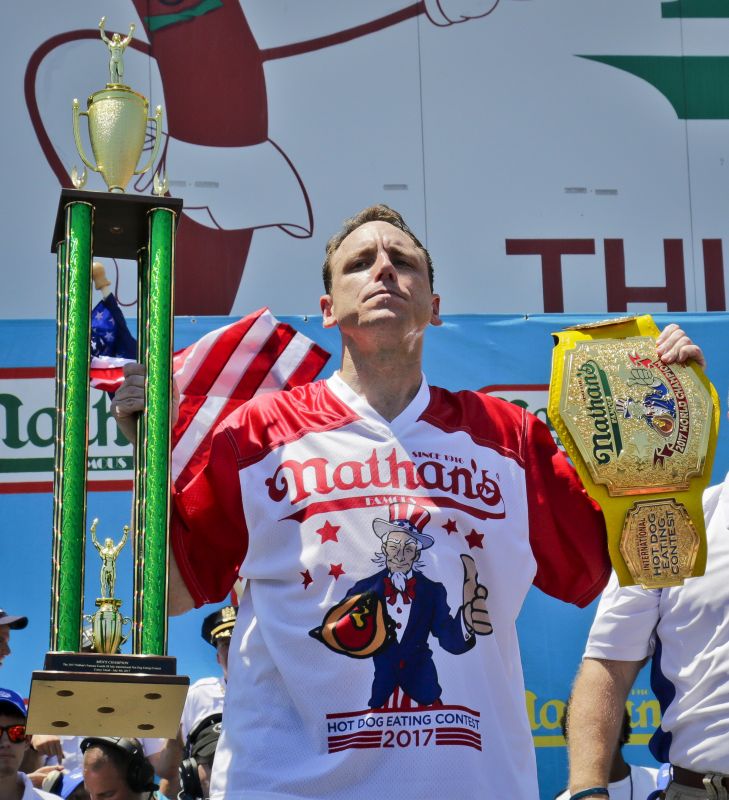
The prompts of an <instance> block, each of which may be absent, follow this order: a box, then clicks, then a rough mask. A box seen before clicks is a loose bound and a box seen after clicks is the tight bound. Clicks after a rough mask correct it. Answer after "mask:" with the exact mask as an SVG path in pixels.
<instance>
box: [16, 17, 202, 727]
mask: <svg viewBox="0 0 729 800" xmlns="http://www.w3.org/2000/svg"><path fill="white" fill-rule="evenodd" d="M104 22H105V20H104V19H103V18H102V20H101V22H100V23H99V29H100V31H101V39H102V41H103V42H104V43H105V44H106V46H107V47H108V49H109V53H110V61H109V76H110V83H108V84H107V85H106V88H105V89H103V90H101V91H99V92H95V93H94V94H92V95H91V97H90V98H89V101H88V110H87V111H86V112H83V114H82V113H81V112H80V111H79V109H78V103H77V102H76V101H74V115H73V120H74V125H73V128H74V137H75V139H76V144H77V146H78V149H79V153H80V155H81V158H82V159H83V161H84V163H85V164H86V165H87V166H88V167H90V168H91V169H93V170H95V171H97V172H100V173H101V175H102V176H103V178H104V180H105V182H106V184H107V186H108V188H109V191H100V192H97V191H93V192H92V191H85V190H82V189H81V187H82V186H83V183H84V181H85V177H86V170H84V174H83V175H82V176H81V177H79V176H78V175H77V174H76V171H75V169H74V170H73V171H72V180H73V183H74V186H75V187H76V188H74V189H71V188H64V189H62V190H61V196H60V200H59V204H58V214H57V216H56V223H55V229H54V234H53V242H52V246H51V250H52V252H54V253H56V254H57V259H58V260H57V273H56V286H57V291H56V420H57V422H56V431H55V448H54V451H55V459H54V472H53V474H54V481H53V556H52V566H51V619H50V643H49V645H50V646H49V650H48V652H47V653H46V657H45V662H44V668H43V669H42V670H35V671H34V672H33V676H32V680H31V691H30V705H29V709H28V729H29V730H30V731H32V732H33V733H40V734H61V733H62V734H64V735H72V736H99V735H101V736H126V737H131V736H137V737H138V736H159V737H163V738H170V737H174V736H175V735H176V733H177V729H178V727H179V722H180V715H181V713H182V707H183V704H184V700H185V695H186V692H187V686H188V685H189V679H188V678H187V677H186V676H184V675H178V674H177V661H176V659H175V658H174V657H173V656H169V655H168V654H167V632H168V631H167V582H168V550H169V536H168V533H169V515H170V498H171V491H170V470H169V453H170V446H171V407H172V381H171V379H170V378H171V374H172V349H173V348H172V345H173V321H174V302H173V276H174V255H175V229H176V226H177V222H178V220H179V217H180V213H181V211H182V200H180V199H179V198H174V197H167V196H164V195H165V192H166V183H167V182H166V180H160V179H159V176H158V175H156V176H155V181H154V186H155V189H154V193H153V195H152V196H149V195H142V194H138V193H136V192H135V193H129V194H126V193H125V192H124V188H125V186H126V184H127V182H128V181H129V180H130V178H131V177H132V175H134V174H140V173H141V172H144V171H145V170H147V169H149V168H150V166H151V165H152V163H153V162H154V160H155V157H156V154H157V151H158V148H159V141H160V134H161V130H160V119H161V114H162V112H161V110H160V109H157V114H156V116H155V117H154V119H153V120H152V121H153V122H154V123H155V129H156V133H155V141H154V145H153V148H152V153H151V156H150V158H149V161H148V163H147V164H145V166H144V167H143V168H141V169H137V162H138V161H139V159H140V156H141V153H142V149H143V147H144V142H145V137H146V132H147V124H148V122H149V118H148V116H147V114H148V105H149V104H148V101H147V99H146V98H145V97H143V96H142V95H140V94H138V93H137V92H134V91H133V90H132V89H130V88H129V87H128V86H126V85H125V84H124V83H122V81H123V78H124V62H123V54H124V50H125V48H126V47H127V46H128V45H129V43H130V41H131V35H132V33H133V31H134V26H133V25H132V26H130V28H129V33H128V35H126V36H122V35H121V34H113V35H112V36H111V38H109V37H108V36H107V35H106V33H105V31H104ZM81 116H86V117H87V118H88V124H89V138H90V140H91V146H92V149H93V152H94V157H95V159H96V163H95V164H91V163H90V162H89V159H88V158H87V157H86V155H85V154H84V152H83V148H82V146H81V141H80V135H79V117H81ZM155 195H156V196H155ZM94 257H97V258H118V259H123V260H131V261H135V262H136V264H135V267H136V272H137V278H138V287H139V290H138V309H139V311H138V325H137V345H138V347H137V360H138V361H140V362H141V363H143V364H144V365H145V367H146V369H147V376H148V380H147V383H146V385H145V400H146V402H145V408H146V410H145V413H144V414H142V415H141V416H140V418H139V420H138V423H137V441H136V445H135V471H134V523H133V530H134V535H133V536H129V533H128V529H127V528H125V529H124V534H123V536H122V539H121V541H120V542H118V543H115V542H114V540H113V539H111V538H106V539H105V540H104V541H103V542H100V541H99V540H98V539H97V538H96V526H97V522H96V521H94V523H93V524H92V526H91V536H92V540H93V543H94V546H95V547H96V549H97V551H98V553H99V556H100V557H101V576H100V577H101V595H102V596H101V597H99V598H97V600H96V606H97V611H96V612H95V613H94V614H93V615H84V613H83V612H84V565H85V554H86V530H87V525H86V507H87V502H86V499H87V498H86V496H87V488H88V439H89V433H88V427H89V412H90V407H89V362H90V345H91V324H90V322H91V320H90V313H89V312H90V309H91V286H92V264H93V259H94ZM128 536H129V538H130V539H131V540H132V549H133V557H132V562H133V569H134V573H133V587H132V594H133V603H132V606H133V610H132V614H131V617H132V619H131V632H130V633H129V634H127V633H126V632H125V630H124V626H125V625H126V624H127V623H128V622H129V620H128V619H127V618H126V617H124V616H122V613H121V610H120V608H121V600H119V599H118V598H116V597H115V596H114V594H115V586H114V585H115V582H116V566H117V558H118V556H119V553H120V551H121V549H122V547H123V546H124V544H125V542H126V540H127V537H128ZM89 617H90V619H91V625H92V629H93V632H92V640H93V641H92V643H93V651H94V652H88V650H87V649H86V648H85V647H83V646H82V643H83V636H82V634H83V630H82V629H83V621H84V619H87V620H88V619H89ZM127 638H129V639H130V642H131V653H122V652H119V650H120V647H121V645H122V644H123V643H124V642H125V641H126V640H127Z"/></svg>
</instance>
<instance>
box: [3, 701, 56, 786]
mask: <svg viewBox="0 0 729 800" xmlns="http://www.w3.org/2000/svg"><path fill="white" fill-rule="evenodd" d="M27 716H28V712H27V709H26V707H25V701H24V700H23V698H22V697H21V696H20V695H19V694H17V693H16V692H14V691H12V690H11V689H0V800H39V798H40V799H41V800H54V798H55V796H54V795H52V794H49V793H48V792H44V791H42V790H40V789H35V788H33V784H32V783H31V782H30V779H29V778H28V776H27V775H26V774H25V773H23V772H21V771H20V765H21V763H22V761H23V757H24V756H25V753H26V751H27V750H28V748H29V747H30V736H28V735H27V734H26V731H25V720H26V718H27Z"/></svg>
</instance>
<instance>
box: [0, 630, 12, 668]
mask: <svg viewBox="0 0 729 800" xmlns="http://www.w3.org/2000/svg"><path fill="white" fill-rule="evenodd" d="M9 655H10V625H0V667H1V666H2V663H3V659H4V658H5V656H9Z"/></svg>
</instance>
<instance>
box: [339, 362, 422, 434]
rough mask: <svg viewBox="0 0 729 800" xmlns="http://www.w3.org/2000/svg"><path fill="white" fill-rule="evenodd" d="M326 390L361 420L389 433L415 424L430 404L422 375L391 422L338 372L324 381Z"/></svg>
mask: <svg viewBox="0 0 729 800" xmlns="http://www.w3.org/2000/svg"><path fill="white" fill-rule="evenodd" d="M326 384H327V388H328V389H329V390H330V391H331V392H332V393H333V394H334V395H336V396H337V397H338V398H339V399H340V400H341V401H342V402H343V403H346V405H348V406H349V407H350V408H351V409H352V411H354V412H355V413H356V414H357V415H358V416H359V417H361V418H362V419H366V420H369V421H371V422H375V423H378V424H379V425H383V426H385V427H386V428H388V429H389V430H391V431H395V430H402V429H403V428H405V427H406V426H408V425H410V424H412V423H413V422H415V421H416V420H417V419H418V418H419V417H420V415H421V414H422V413H423V411H425V409H426V408H427V406H428V403H429V402H430V386H428V381H427V379H426V377H425V375H424V374H423V375H422V379H421V381H420V388H419V389H418V391H417V394H416V395H415V397H413V399H412V400H411V401H410V402H409V403H408V405H407V406H406V407H405V408H404V409H403V410H402V411H401V412H400V413H399V414H398V415H397V416H396V417H395V419H393V420H389V421H388V420H386V419H385V418H384V417H383V416H382V415H381V414H379V413H378V412H377V411H375V409H374V408H372V406H371V405H370V404H369V403H368V402H367V400H366V399H365V398H364V397H363V396H362V395H359V394H357V392H355V391H354V389H352V387H351V386H350V385H349V384H348V383H346V382H345V381H344V380H343V378H342V377H341V375H340V374H339V370H337V371H336V372H335V373H334V374H333V375H332V376H331V377H330V378H327V381H326Z"/></svg>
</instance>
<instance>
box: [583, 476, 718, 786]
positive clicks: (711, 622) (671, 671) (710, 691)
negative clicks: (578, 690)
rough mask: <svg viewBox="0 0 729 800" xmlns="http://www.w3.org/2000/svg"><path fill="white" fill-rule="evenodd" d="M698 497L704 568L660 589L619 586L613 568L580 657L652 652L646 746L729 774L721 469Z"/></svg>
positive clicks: (637, 657)
mask: <svg viewBox="0 0 729 800" xmlns="http://www.w3.org/2000/svg"><path fill="white" fill-rule="evenodd" d="M703 500H704V517H705V521H706V541H707V547H708V551H707V560H706V573H705V574H704V575H703V576H702V577H699V578H689V579H688V580H686V582H685V583H684V585H683V586H672V587H670V588H666V589H642V588H641V587H640V586H623V587H621V586H620V585H619V584H618V581H617V578H616V576H615V575H613V576H612V577H611V579H610V583H609V584H608V587H607V589H605V592H604V593H603V596H602V598H601V599H600V604H599V605H598V608H597V613H596V615H595V620H594V622H593V624H592V628H591V630H590V636H589V639H588V642H587V647H586V649H585V656H586V657H588V658H602V659H611V660H615V661H642V660H643V659H645V658H646V657H647V656H653V664H652V668H651V686H652V687H653V691H654V693H655V695H656V697H657V698H658V701H659V703H660V705H661V713H662V718H661V724H660V726H659V728H658V729H657V731H656V732H655V734H654V735H653V738H652V739H651V743H650V748H651V752H652V753H653V755H654V756H655V757H656V758H657V759H658V760H660V761H670V762H671V763H672V764H676V765H678V766H679V767H683V768H684V769H689V770H692V771H693V772H720V773H724V774H729V681H728V680H727V673H729V613H727V612H728V611H729V580H728V579H727V576H728V575H729V475H728V476H727V477H726V479H725V480H724V483H722V484H720V485H718V486H712V487H710V488H709V489H707V490H706V491H705V492H704V498H703Z"/></svg>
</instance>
